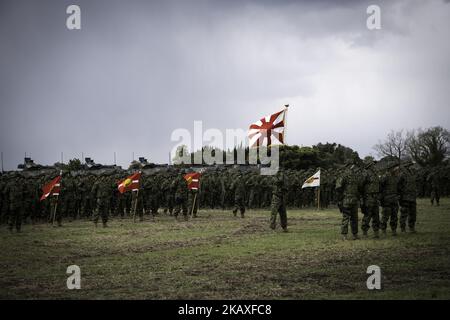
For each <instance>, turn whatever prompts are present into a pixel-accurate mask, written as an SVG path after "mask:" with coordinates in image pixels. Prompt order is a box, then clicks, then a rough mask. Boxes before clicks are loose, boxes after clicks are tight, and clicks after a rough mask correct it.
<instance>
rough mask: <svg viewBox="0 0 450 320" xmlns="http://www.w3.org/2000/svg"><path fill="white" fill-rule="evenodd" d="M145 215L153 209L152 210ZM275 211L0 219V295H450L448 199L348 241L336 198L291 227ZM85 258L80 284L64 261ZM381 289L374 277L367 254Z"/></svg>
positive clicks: (294, 215) (299, 213) (298, 215)
mask: <svg viewBox="0 0 450 320" xmlns="http://www.w3.org/2000/svg"><path fill="white" fill-rule="evenodd" d="M147 219H148V218H147ZM268 219H269V212H268V211H251V210H250V211H249V212H248V213H247V217H246V218H245V219H241V218H233V217H232V214H231V212H223V211H201V212H200V217H199V218H197V219H193V220H191V221H189V222H184V221H183V222H181V221H180V222H176V221H174V220H173V218H172V217H168V216H164V215H162V216H160V217H159V218H158V219H157V222H151V221H150V220H147V221H144V222H143V223H133V222H132V220H131V219H124V220H120V219H115V220H113V221H111V222H110V223H109V224H110V227H109V228H107V229H103V228H98V229H94V227H93V224H92V223H91V222H87V221H77V222H71V223H68V222H67V223H65V225H64V227H62V228H53V227H50V226H48V225H34V226H32V225H25V226H24V228H23V232H22V233H20V234H16V233H14V234H10V233H9V232H8V231H7V230H6V228H5V227H3V228H2V229H1V231H0V239H1V240H0V298H3V299H17V298H21V299H435V298H437V299H449V298H450V247H449V245H450V200H449V199H443V201H442V204H441V206H440V207H431V206H430V205H429V202H428V201H426V200H420V201H419V203H418V223H417V230H418V231H419V233H417V234H409V233H407V234H399V236H398V237H392V236H390V235H389V234H388V236H387V237H386V238H382V239H378V240H376V239H372V238H369V239H363V240H359V241H342V240H341V238H340V235H339V227H340V220H341V215H340V213H339V212H338V211H337V209H329V210H323V211H320V212H317V211H315V210H289V211H288V223H289V231H290V232H289V233H282V232H281V231H280V230H279V229H278V230H277V231H272V230H270V229H269V227H268ZM72 264H76V265H78V266H80V268H81V276H82V280H81V287H82V288H81V290H68V289H67V288H66V279H67V276H68V275H67V274H66V269H67V267H68V266H69V265H72ZM373 264H375V265H378V266H380V267H381V272H382V290H378V291H369V290H367V288H366V280H367V277H368V275H367V274H366V269H367V267H368V266H369V265H373Z"/></svg>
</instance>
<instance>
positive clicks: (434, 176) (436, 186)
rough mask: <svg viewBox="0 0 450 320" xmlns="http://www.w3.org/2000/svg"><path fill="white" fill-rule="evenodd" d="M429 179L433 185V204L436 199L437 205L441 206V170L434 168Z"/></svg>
mask: <svg viewBox="0 0 450 320" xmlns="http://www.w3.org/2000/svg"><path fill="white" fill-rule="evenodd" d="M427 180H428V182H429V183H430V186H431V197H430V201H431V205H434V201H436V205H437V206H439V200H440V198H441V181H440V173H439V170H438V169H434V170H433V171H432V172H431V174H430V175H429V176H428V178H427Z"/></svg>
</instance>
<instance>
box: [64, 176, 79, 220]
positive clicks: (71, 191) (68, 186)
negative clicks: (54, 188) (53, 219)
mask: <svg viewBox="0 0 450 320" xmlns="http://www.w3.org/2000/svg"><path fill="white" fill-rule="evenodd" d="M75 190H76V187H75V182H74V181H73V178H72V177H70V175H69V174H65V175H64V176H63V179H62V181H61V209H62V210H63V212H64V213H65V215H66V216H67V217H69V219H70V220H72V219H76V216H77V212H76V210H75V197H76V194H75Z"/></svg>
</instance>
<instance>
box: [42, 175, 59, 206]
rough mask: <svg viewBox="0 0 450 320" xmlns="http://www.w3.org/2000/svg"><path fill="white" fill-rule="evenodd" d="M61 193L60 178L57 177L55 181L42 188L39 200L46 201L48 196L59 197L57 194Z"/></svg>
mask: <svg viewBox="0 0 450 320" xmlns="http://www.w3.org/2000/svg"><path fill="white" fill-rule="evenodd" d="M60 191H61V176H57V177H56V178H55V179H53V180H52V181H50V182H49V183H47V184H46V185H44V186H43V187H42V196H41V200H40V201H42V200H44V199H46V198H47V197H48V196H50V195H52V196H59V192H60Z"/></svg>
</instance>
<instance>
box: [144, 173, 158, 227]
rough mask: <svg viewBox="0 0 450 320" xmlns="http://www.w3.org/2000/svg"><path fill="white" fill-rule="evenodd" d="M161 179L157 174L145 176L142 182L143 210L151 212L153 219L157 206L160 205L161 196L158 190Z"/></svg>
mask: <svg viewBox="0 0 450 320" xmlns="http://www.w3.org/2000/svg"><path fill="white" fill-rule="evenodd" d="M160 185H161V181H160V178H159V176H158V175H156V174H155V175H152V176H148V177H146V178H145V181H144V183H143V190H142V192H143V197H144V202H145V203H144V205H145V210H146V211H147V212H148V213H150V214H151V217H152V218H153V219H154V218H155V217H156V215H157V214H158V208H159V206H160V204H159V201H160V198H161V192H160Z"/></svg>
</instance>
